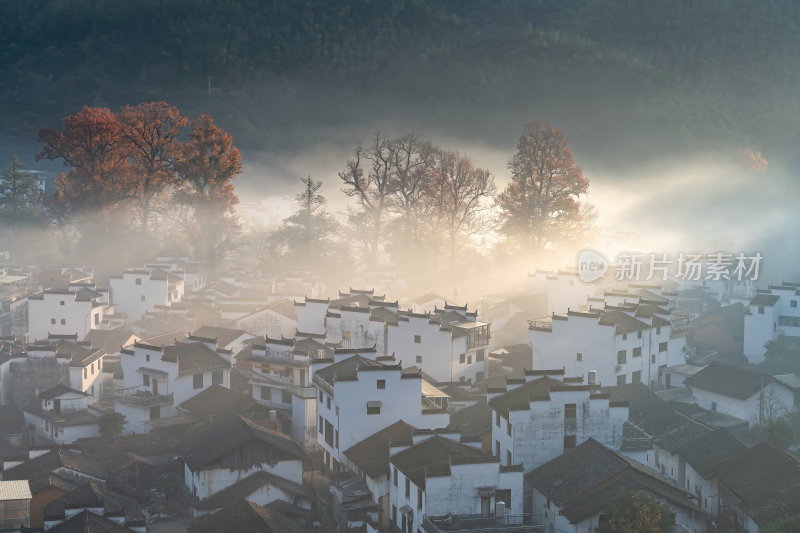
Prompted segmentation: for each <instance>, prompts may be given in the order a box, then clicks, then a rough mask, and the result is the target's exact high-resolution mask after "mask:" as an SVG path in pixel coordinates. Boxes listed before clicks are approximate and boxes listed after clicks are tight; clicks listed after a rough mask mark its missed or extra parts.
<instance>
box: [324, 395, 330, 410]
mask: <svg viewBox="0 0 800 533" xmlns="http://www.w3.org/2000/svg"><path fill="white" fill-rule="evenodd" d="M325 405H327V407H328V409H330V408H331V397H330V396H328V397H327V398H325Z"/></svg>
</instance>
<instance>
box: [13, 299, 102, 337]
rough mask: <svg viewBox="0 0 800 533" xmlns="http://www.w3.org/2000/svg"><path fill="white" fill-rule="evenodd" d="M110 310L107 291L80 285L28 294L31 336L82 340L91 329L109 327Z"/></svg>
mask: <svg viewBox="0 0 800 533" xmlns="http://www.w3.org/2000/svg"><path fill="white" fill-rule="evenodd" d="M113 313H114V309H113V306H109V305H108V298H107V292H102V291H98V290H96V289H95V288H90V287H83V286H81V287H75V288H68V289H45V290H44V291H41V292H37V293H34V294H31V295H30V296H29V297H28V330H29V335H30V339H31V340H36V339H46V338H47V336H48V335H49V334H51V333H52V334H55V335H74V334H77V335H78V338H79V339H83V338H84V337H86V335H87V334H88V333H89V332H90V331H91V330H93V329H108V327H109V324H108V320H107V318H108V317H109V315H113Z"/></svg>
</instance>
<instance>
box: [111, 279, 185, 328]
mask: <svg viewBox="0 0 800 533" xmlns="http://www.w3.org/2000/svg"><path fill="white" fill-rule="evenodd" d="M109 284H110V285H111V301H112V303H113V304H114V305H115V306H116V308H117V311H118V312H120V313H124V314H126V315H127V316H128V319H129V321H131V322H135V321H136V320H139V319H140V318H142V316H144V314H145V313H147V312H148V311H152V310H153V309H155V307H156V306H164V307H169V306H171V305H172V304H175V303H178V302H180V301H181V300H182V299H183V292H184V280H183V273H180V272H167V271H165V270H162V269H160V268H153V269H132V270H127V271H125V272H123V273H122V275H120V276H115V277H112V278H110V280H109Z"/></svg>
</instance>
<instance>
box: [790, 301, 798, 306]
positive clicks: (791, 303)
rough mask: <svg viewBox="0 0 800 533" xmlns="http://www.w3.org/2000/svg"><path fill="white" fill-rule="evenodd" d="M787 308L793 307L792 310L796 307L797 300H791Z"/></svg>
mask: <svg viewBox="0 0 800 533" xmlns="http://www.w3.org/2000/svg"><path fill="white" fill-rule="evenodd" d="M789 307H793V308H794V307H797V300H791V301H790V302H789Z"/></svg>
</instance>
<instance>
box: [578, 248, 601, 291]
mask: <svg viewBox="0 0 800 533" xmlns="http://www.w3.org/2000/svg"><path fill="white" fill-rule="evenodd" d="M606 272H608V261H607V260H606V258H605V257H603V254H601V253H600V252H598V251H597V250H592V249H591V248H584V249H583V250H582V251H581V253H579V254H578V279H580V280H581V281H582V282H584V283H592V282H593V281H597V280H598V279H601V278H602V277H603V276H605V275H606Z"/></svg>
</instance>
